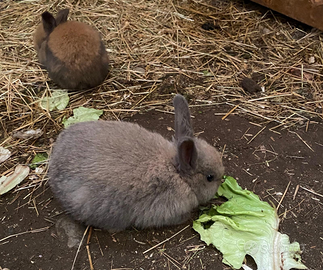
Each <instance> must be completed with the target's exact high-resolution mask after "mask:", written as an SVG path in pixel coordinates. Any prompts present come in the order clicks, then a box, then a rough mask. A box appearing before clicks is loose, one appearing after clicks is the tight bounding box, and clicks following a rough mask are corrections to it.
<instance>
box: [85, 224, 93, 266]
mask: <svg viewBox="0 0 323 270" xmlns="http://www.w3.org/2000/svg"><path fill="white" fill-rule="evenodd" d="M91 235H92V227H90V230H89V234H88V236H87V241H86V251H87V256H88V258H89V264H90V269H91V270H94V267H93V263H92V257H91V252H90V245H89V244H90V239H91Z"/></svg>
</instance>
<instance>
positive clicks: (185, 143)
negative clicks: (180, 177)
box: [177, 137, 197, 173]
mask: <svg viewBox="0 0 323 270" xmlns="http://www.w3.org/2000/svg"><path fill="white" fill-rule="evenodd" d="M177 151H178V162H179V170H180V171H181V172H183V173H189V172H190V171H191V170H195V169H196V162H197V150H196V146H195V142H194V140H193V138H189V137H186V138H183V139H181V140H180V141H179V142H178V145H177Z"/></svg>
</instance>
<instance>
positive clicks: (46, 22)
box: [41, 11, 56, 35]
mask: <svg viewBox="0 0 323 270" xmlns="http://www.w3.org/2000/svg"><path fill="white" fill-rule="evenodd" d="M41 17H42V21H43V27H44V31H45V33H46V34H47V35H49V34H50V33H51V32H52V31H53V30H54V28H55V27H56V20H55V18H54V17H53V15H52V14H51V13H49V12H48V11H45V12H44V13H43V14H42V15H41Z"/></svg>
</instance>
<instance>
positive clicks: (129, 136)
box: [49, 95, 223, 230]
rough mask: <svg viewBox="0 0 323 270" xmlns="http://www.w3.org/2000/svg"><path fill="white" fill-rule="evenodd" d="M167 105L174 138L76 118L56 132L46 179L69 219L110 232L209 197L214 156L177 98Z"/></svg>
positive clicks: (217, 170)
mask: <svg viewBox="0 0 323 270" xmlns="http://www.w3.org/2000/svg"><path fill="white" fill-rule="evenodd" d="M174 107H175V138H174V140H173V141H168V140H166V139H165V138H163V137H162V136H161V135H160V134H157V133H153V132H150V131H148V130H147V129H144V128H142V127H140V126H139V125H137V124H133V123H128V122H117V121H92V122H83V123H78V124H74V125H72V126H70V127H69V128H67V129H66V130H64V131H63V132H62V133H61V134H60V135H59V137H58V139H57V141H56V143H55V145H54V148H53V152H52V155H51V158H50V162H49V184H50V186H51V188H52V190H53V192H54V194H55V196H56V197H57V198H58V199H59V200H60V201H61V202H62V204H63V206H64V208H65V209H66V210H67V211H68V212H69V213H70V214H71V215H72V216H73V217H74V218H75V219H76V220H79V221H81V222H84V223H85V224H87V225H93V226H96V227H100V228H104V229H109V230H123V229H126V228H128V227H130V226H135V227H138V228H146V227H160V226H164V225H174V224H179V223H182V222H184V221H185V220H187V219H188V218H189V216H190V212H191V211H192V210H193V209H194V208H196V207H197V206H198V205H199V204H203V203H206V202H207V201H208V200H210V199H211V198H212V197H213V196H214V195H215V193H216V191H217V188H218V185H219V182H220V181H219V180H220V179H221V177H222V175H223V166H222V161H221V157H220V154H219V153H218V151H217V150H216V149H215V148H214V147H213V146H211V145H209V144H208V143H207V142H206V141H204V140H202V139H199V138H196V137H194V136H193V130H192V127H191V119H190V112H189V108H188V104H187V102H186V100H185V99H184V97H182V96H180V95H177V96H176V97H175V98H174Z"/></svg>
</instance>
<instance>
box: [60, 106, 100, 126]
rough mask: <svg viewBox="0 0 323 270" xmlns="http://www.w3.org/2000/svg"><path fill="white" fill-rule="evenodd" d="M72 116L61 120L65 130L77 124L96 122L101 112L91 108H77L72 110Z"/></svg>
mask: <svg viewBox="0 0 323 270" xmlns="http://www.w3.org/2000/svg"><path fill="white" fill-rule="evenodd" d="M73 114H74V115H73V116H72V117H70V118H68V119H65V120H63V124H64V127H65V128H67V127H68V126H70V125H72V124H75V123H79V122H86V121H95V120H98V119H99V118H100V116H101V115H102V114H103V111H102V110H97V109H92V108H84V107H79V108H76V109H74V110H73Z"/></svg>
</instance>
